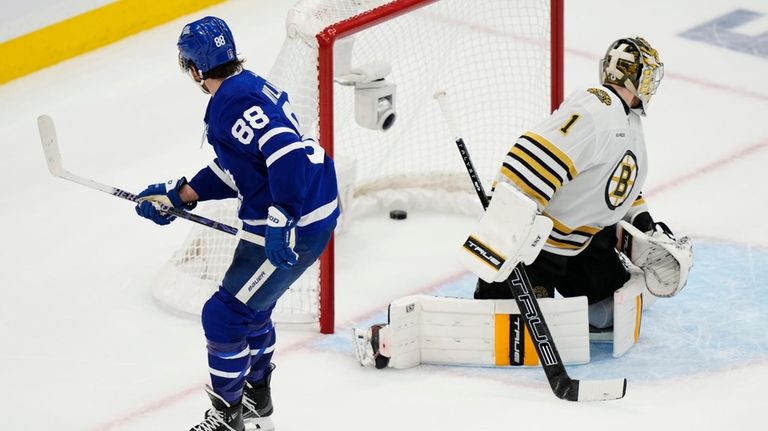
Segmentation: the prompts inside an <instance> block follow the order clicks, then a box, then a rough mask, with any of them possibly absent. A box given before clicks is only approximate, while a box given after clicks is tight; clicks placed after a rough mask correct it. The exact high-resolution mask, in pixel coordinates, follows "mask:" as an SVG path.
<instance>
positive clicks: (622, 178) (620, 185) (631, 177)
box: [605, 151, 637, 210]
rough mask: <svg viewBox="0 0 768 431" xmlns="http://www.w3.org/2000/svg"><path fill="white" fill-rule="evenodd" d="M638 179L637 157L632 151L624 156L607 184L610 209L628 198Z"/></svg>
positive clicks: (607, 202) (606, 191)
mask: <svg viewBox="0 0 768 431" xmlns="http://www.w3.org/2000/svg"><path fill="white" fill-rule="evenodd" d="M636 179H637V157H635V155H634V153H632V151H627V152H626V153H624V156H622V158H621V160H620V161H619V164H618V165H616V168H614V169H613V174H611V177H610V178H609V179H608V184H606V185H605V203H606V204H607V205H608V208H610V209H612V210H613V209H616V208H617V207H618V206H619V205H621V204H623V203H624V201H626V200H627V198H628V197H629V194H630V193H631V192H632V187H634V185H635V180H636Z"/></svg>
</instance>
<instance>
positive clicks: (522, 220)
mask: <svg viewBox="0 0 768 431" xmlns="http://www.w3.org/2000/svg"><path fill="white" fill-rule="evenodd" d="M551 231H552V220H551V219H549V218H548V217H545V216H541V215H538V211H537V206H536V203H534V202H533V201H532V200H531V199H529V198H528V197H527V196H525V195H524V194H523V193H522V192H520V191H518V190H517V189H515V188H514V187H513V186H511V185H509V184H507V183H503V182H502V183H499V184H498V185H497V186H496V190H495V191H494V194H493V199H492V200H491V203H490V204H489V205H488V209H487V210H486V211H485V213H483V216H482V217H481V218H480V220H479V222H478V223H477V224H476V225H475V226H474V227H473V229H472V231H471V232H470V235H469V237H468V238H467V240H466V241H465V242H464V244H463V246H462V247H461V251H460V253H459V260H460V261H461V263H462V264H463V265H464V266H465V267H466V268H467V269H468V270H470V271H472V272H473V273H475V274H477V276H478V277H480V278H482V279H483V280H485V281H487V282H489V283H491V282H494V281H504V280H506V279H507V277H508V276H509V274H510V273H511V272H512V270H513V269H514V268H515V266H517V264H518V263H519V262H524V263H526V264H530V263H532V262H533V261H534V260H535V259H536V256H538V255H539V252H540V251H541V249H542V247H544V243H545V242H546V239H547V237H548V236H549V233H550V232H551Z"/></svg>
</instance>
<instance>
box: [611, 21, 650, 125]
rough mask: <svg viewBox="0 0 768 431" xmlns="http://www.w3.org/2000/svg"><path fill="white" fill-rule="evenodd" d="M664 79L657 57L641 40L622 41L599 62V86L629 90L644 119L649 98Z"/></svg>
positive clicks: (645, 41)
mask: <svg viewBox="0 0 768 431" xmlns="http://www.w3.org/2000/svg"><path fill="white" fill-rule="evenodd" d="M663 77H664V63H662V62H661V60H660V58H659V53H658V52H657V51H656V50H655V49H654V48H653V47H651V44H650V43H648V41H647V40H645V39H643V38H642V37H638V36H634V37H626V38H622V39H619V40H616V41H615V42H613V43H612V44H611V45H610V46H609V47H608V50H607V51H606V52H605V56H604V57H603V59H602V60H600V83H601V84H614V85H618V86H620V87H624V88H626V89H627V90H629V91H630V92H631V93H632V94H633V95H634V96H635V97H637V98H638V99H640V105H641V110H642V114H643V115H645V113H646V111H647V109H648V103H649V102H650V101H651V96H653V95H654V94H655V93H656V90H657V89H658V88H659V85H660V84H661V79H662V78H663Z"/></svg>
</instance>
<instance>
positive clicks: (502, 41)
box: [153, 0, 563, 334]
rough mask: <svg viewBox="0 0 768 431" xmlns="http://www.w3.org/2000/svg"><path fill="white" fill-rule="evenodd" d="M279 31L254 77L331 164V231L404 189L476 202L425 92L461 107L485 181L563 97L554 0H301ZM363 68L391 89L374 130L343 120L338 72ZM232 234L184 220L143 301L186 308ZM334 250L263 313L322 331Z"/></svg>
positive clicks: (215, 271)
mask: <svg viewBox="0 0 768 431" xmlns="http://www.w3.org/2000/svg"><path fill="white" fill-rule="evenodd" d="M286 28H287V33H288V34H287V37H286V39H285V41H284V44H283V47H282V50H281V52H280V54H279V56H278V58H277V60H276V62H275V64H274V66H273V68H272V70H271V71H270V73H269V74H268V75H267V78H268V79H269V80H270V81H271V82H273V83H274V84H276V85H277V86H278V87H280V88H282V89H284V90H286V91H287V93H288V95H289V98H290V100H291V105H292V106H293V108H294V111H296V114H297V116H298V117H299V121H300V124H301V125H302V133H304V134H305V135H312V136H317V138H318V140H319V144H320V145H321V146H322V147H323V149H324V150H325V151H326V153H328V154H329V155H330V156H331V157H333V158H334V160H335V161H336V165H337V171H338V173H339V183H340V184H339V185H340V195H341V196H340V201H341V205H342V213H343V214H342V220H341V228H343V226H344V225H346V224H349V223H351V222H353V220H354V218H355V217H357V216H359V215H362V214H367V213H370V212H371V211H372V210H371V208H379V209H381V207H385V206H387V205H389V204H391V202H392V200H393V199H397V200H398V202H404V201H405V202H407V201H408V199H409V198H408V197H404V196H407V195H408V194H409V193H412V192H413V191H414V190H418V192H417V195H418V197H417V198H416V199H417V200H418V201H419V202H420V204H422V205H432V206H431V207H429V208H430V209H434V207H440V209H441V210H445V211H457V212H468V213H471V212H472V211H477V210H479V209H478V207H477V205H476V202H475V203H474V204H467V203H466V202H467V201H475V200H476V198H475V197H474V195H473V192H472V188H471V185H470V183H469V180H468V179H467V178H466V172H465V171H464V168H463V165H462V164H461V161H460V159H459V157H458V156H457V155H456V154H455V148H454V147H453V145H452V143H453V140H452V137H451V136H450V135H449V133H448V131H447V130H446V127H445V125H444V123H443V120H442V119H441V117H440V115H439V113H438V108H437V104H436V102H434V101H433V100H432V98H431V96H432V94H433V93H434V91H435V90H437V89H438V88H436V86H442V87H443V88H441V89H443V90H446V91H448V92H449V94H451V96H452V98H453V99H454V100H453V102H454V104H455V105H456V106H458V107H459V108H460V109H461V108H464V109H465V114H466V116H465V118H463V120H464V121H463V126H462V129H466V130H464V135H465V138H467V142H468V145H469V147H470V151H471V152H472V155H473V159H474V160H475V164H476V166H477V168H478V172H479V173H480V174H481V177H482V179H483V180H484V181H488V182H490V180H491V179H492V177H493V175H494V173H495V171H496V170H497V169H498V165H499V164H500V162H501V160H502V158H503V154H504V153H505V152H506V151H507V150H508V149H509V148H508V147H509V146H510V145H511V144H512V143H513V142H514V138H515V137H516V135H517V134H520V133H521V132H522V131H523V130H522V128H523V127H530V126H531V125H532V123H534V122H536V121H539V120H541V119H543V118H544V117H545V116H546V115H547V114H548V113H549V112H551V110H553V109H555V108H556V107H557V106H559V104H560V102H561V101H562V99H563V0H515V1H512V0H483V1H472V0H394V1H386V0H301V1H299V2H297V3H296V5H295V6H294V7H293V8H292V9H291V11H290V12H289V16H288V18H287V22H286ZM370 64H377V65H378V66H377V67H372V68H369V69H367V70H369V71H370V70H374V71H376V72H377V73H381V74H382V75H384V77H383V79H378V80H376V81H375V82H376V83H382V82H391V83H392V84H393V86H394V87H396V90H397V94H396V98H395V96H393V97H392V99H391V103H392V108H394V109H393V112H396V113H397V116H396V120H395V121H394V124H393V125H392V127H391V129H388V130H386V131H380V130H369V129H366V128H365V127H362V126H360V123H359V122H358V121H356V120H357V117H356V116H357V115H358V114H360V111H361V109H360V108H359V107H356V104H359V99H357V96H358V93H357V91H358V89H359V88H358V86H356V85H355V84H354V83H353V81H354V79H355V78H350V76H358V77H359V75H355V73H360V70H359V69H366V66H367V65H370ZM381 64H386V66H387V67H388V68H387V67H382V66H381ZM257 72H258V71H257ZM369 78H370V76H369ZM374 78H378V75H377V76H374ZM350 166H351V168H350ZM433 192H437V193H443V192H444V193H445V195H449V196H451V197H454V196H456V195H461V196H465V195H466V197H467V199H466V200H460V201H459V202H458V203H456V204H453V203H452V204H450V205H453V206H450V205H448V204H446V202H448V201H451V199H446V198H445V195H442V194H441V195H440V196H441V197H440V198H439V202H438V203H435V202H430V203H426V202H423V201H425V200H426V199H425V197H424V193H433ZM395 195H396V197H395V198H393V196H395ZM420 204H419V203H414V202H411V203H410V204H409V205H410V207H411V208H414V209H418V208H419V205H420ZM468 205H469V206H470V208H467V206H468ZM448 206H450V207H448ZM209 208H210V209H208V210H205V207H204V206H201V211H204V212H203V214H205V215H209V216H210V217H211V218H215V219H217V220H222V221H223V222H225V223H226V222H228V221H230V222H231V223H233V224H235V223H236V220H235V213H236V210H235V208H236V207H235V205H234V204H229V205H227V206H224V207H218V206H216V205H212V206H211V207H209ZM339 232H340V230H339V229H337V234H338V233H339ZM235 243H236V242H235V241H234V240H232V239H229V238H220V237H219V235H218V234H217V233H215V232H213V233H211V232H205V231H201V230H200V229H197V230H195V229H193V231H192V233H191V234H190V237H189V238H188V239H187V241H186V242H185V243H184V244H183V245H182V247H181V248H180V249H179V251H177V252H176V253H175V254H174V256H173V257H172V258H171V260H170V261H169V263H168V264H167V265H166V267H165V268H164V269H163V271H162V273H161V274H160V275H159V276H158V278H157V280H156V283H155V286H154V287H153V292H154V294H155V297H156V298H157V299H158V300H159V302H160V303H161V304H163V305H165V306H167V307H169V308H171V309H174V310H181V311H185V312H188V313H195V310H197V312H199V308H198V307H199V306H201V305H202V302H204V300H205V299H207V297H208V296H209V295H210V293H212V292H213V291H214V290H215V289H216V287H217V285H218V283H219V282H220V279H221V277H223V272H224V271H225V270H226V267H227V265H228V263H229V259H230V258H231V250H232V249H233V248H234V245H235ZM334 251H335V247H334V238H331V242H330V243H329V245H328V247H327V248H326V251H325V252H324V253H323V255H322V256H321V258H320V264H319V270H318V269H317V268H314V269H313V270H312V271H308V274H307V275H306V276H304V277H302V280H299V282H297V283H296V284H295V285H294V286H292V288H291V290H290V291H289V292H287V293H286V295H284V297H283V298H281V300H280V302H279V303H278V307H277V308H276V310H275V317H274V319H275V321H276V322H280V321H284V320H285V321H289V322H307V321H317V322H319V326H320V331H321V332H322V333H326V334H328V333H332V332H333V331H334V324H335V323H334V321H335V313H334V303H335V300H334V299H335V298H334V294H335V256H334ZM300 282H301V283H300ZM299 284H302V286H297V285H299ZM193 285H194V288H192V287H190V286H193ZM190 289H192V290H194V291H195V293H194V294H191V293H189V290H190ZM299 309H300V311H296V310H299ZM297 316H300V317H297Z"/></svg>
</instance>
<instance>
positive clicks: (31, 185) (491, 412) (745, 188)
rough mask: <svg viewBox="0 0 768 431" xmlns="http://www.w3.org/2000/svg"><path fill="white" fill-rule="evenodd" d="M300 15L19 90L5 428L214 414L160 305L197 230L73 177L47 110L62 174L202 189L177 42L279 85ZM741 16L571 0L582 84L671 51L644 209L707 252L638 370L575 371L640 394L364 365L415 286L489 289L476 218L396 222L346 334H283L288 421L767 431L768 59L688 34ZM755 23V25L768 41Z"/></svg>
mask: <svg viewBox="0 0 768 431" xmlns="http://www.w3.org/2000/svg"><path fill="white" fill-rule="evenodd" d="M290 3H291V2H289V1H285V0H279V1H278V0H270V1H267V0H261V1H231V2H227V3H224V4H222V5H220V6H216V7H213V8H210V9H209V10H206V11H203V12H200V13H198V14H195V15H194V16H189V17H183V18H181V19H179V20H176V21H174V22H171V23H169V24H167V25H164V26H160V27H157V28H155V29H153V30H150V31H147V32H143V33H141V34H138V35H136V36H134V37H130V38H128V39H126V40H124V41H122V42H120V43H117V44H114V45H111V46H108V47H106V48H104V49H100V50H98V51H95V52H92V53H89V54H86V55H83V56H81V57H79V58H76V59H73V60H70V61H67V62H64V63H62V64H59V65H57V66H54V67H51V68H48V69H46V70H43V71H40V72H38V73H35V74H32V75H30V76H28V77H25V78H22V79H19V80H16V81H14V82H11V83H8V84H6V85H4V86H0V137H1V138H0V139H2V141H3V144H2V148H3V149H4V150H5V154H4V157H0V176H1V177H0V184H2V197H1V198H0V217H2V223H0V226H1V227H0V230H1V232H0V238H2V240H3V247H2V248H1V249H0V250H2V251H0V256H1V257H2V258H0V265H1V266H0V268H2V271H0V289H2V300H1V301H0V327H2V330H0V346H2V347H1V348H0V349H1V350H0V381H1V382H2V385H1V386H0V397H1V400H2V405H3V414H2V415H0V429H3V430H11V429H18V430H57V431H59V430H77V431H83V430H85V431H95V430H171V429H176V430H186V429H188V428H189V427H190V426H191V425H193V424H194V423H196V422H197V421H198V420H199V419H200V418H201V417H202V413H203V411H204V409H205V408H207V403H208V402H207V399H206V397H205V396H204V394H203V392H202V385H203V384H204V383H205V382H206V381H207V378H208V377H207V365H206V362H205V360H206V358H205V350H204V349H205V347H204V346H205V344H204V338H203V335H202V331H201V329H200V325H199V323H198V322H195V321H192V320H189V319H186V318H182V317H179V316H175V315H171V314H168V313H167V312H165V311H163V310H162V309H160V308H159V307H157V306H156V305H155V304H154V303H153V302H152V299H151V298H152V297H151V294H150V292H149V283H150V281H151V279H152V277H153V276H154V274H155V272H156V271H157V270H158V269H159V268H160V266H161V265H162V264H163V262H164V261H165V259H167V258H168V257H169V256H170V255H171V253H172V252H173V250H174V249H175V248H176V247H177V246H178V244H179V243H180V242H181V241H182V239H183V238H184V236H185V235H186V232H187V230H188V228H189V226H188V225H187V224H185V223H184V222H183V221H178V222H176V223H174V224H173V225H171V226H169V227H167V228H161V227H156V226H154V225H151V224H150V223H148V222H142V221H141V220H139V219H137V217H136V215H135V214H134V213H133V209H132V208H131V207H130V204H127V203H126V202H124V201H122V200H119V199H112V198H109V197H107V196H105V195H104V194H102V193H99V192H96V191H91V190H88V189H85V188H83V187H80V186H78V185H75V184H72V183H68V182H64V181H61V180H59V179H56V178H53V177H52V176H51V175H49V173H48V171H47V169H46V165H45V160H44V158H43V154H42V150H41V148H40V142H39V138H38V136H37V128H36V118H37V116H38V115H40V114H43V113H47V114H50V115H51V116H53V118H54V119H55V120H56V122H57V129H58V133H59V139H60V146H61V151H62V153H63V157H64V163H65V166H67V168H68V169H70V170H71V171H73V172H75V173H78V174H80V175H83V176H86V177H89V178H94V179H97V180H99V181H101V182H104V183H107V184H112V185H115V186H117V187H120V188H124V189H126V190H134V191H138V190H140V188H141V187H143V186H144V185H146V184H147V183H149V182H155V181H164V180H166V179H168V178H173V177H178V176H180V175H191V174H193V173H194V172H196V170H197V169H198V168H199V167H201V166H203V165H204V164H207V163H208V161H209V160H210V158H211V153H210V150H209V149H203V150H198V147H199V146H200V144H199V142H200V135H201V133H202V121H201V118H202V114H203V110H204V107H205V103H206V96H204V95H203V94H202V93H200V92H199V91H198V90H197V89H196V88H195V86H194V85H193V84H192V83H191V82H189V80H188V79H187V78H186V77H185V76H183V75H182V74H180V73H179V71H178V68H177V67H176V65H175V63H176V47H175V42H176V37H177V36H178V32H179V29H180V28H181V26H182V25H183V24H184V23H186V22H188V21H190V20H191V19H194V18H197V17H199V16H202V15H203V14H204V13H205V14H213V15H218V16H221V17H223V18H225V19H226V20H227V21H228V22H229V23H230V24H231V26H232V28H233V30H234V33H235V34H236V35H237V37H238V40H239V46H240V50H241V51H242V53H243V55H244V56H245V57H246V58H247V60H248V63H247V65H248V67H249V68H251V69H253V70H255V71H267V70H268V69H269V67H270V65H271V63H272V61H273V59H274V58H275V56H276V54H277V51H278V49H279V45H280V41H281V40H282V34H283V30H282V24H283V21H284V19H283V17H284V16H285V13H286V12H287V9H288V7H289V6H290ZM737 8H740V9H745V10H750V11H753V12H757V13H759V14H762V16H765V15H766V14H768V5H766V4H765V2H764V1H759V0H741V1H739V2H738V4H732V2H727V1H725V0H719V1H713V2H709V3H707V4H704V3H701V2H695V1H693V0H685V1H674V2H671V1H660V0H653V1H646V2H642V4H638V3H637V2H630V1H626V0H617V1H614V2H611V3H610V4H608V3H606V2H601V1H598V0H581V1H579V2H567V5H566V92H568V91H570V90H571V89H574V88H576V87H579V86H585V85H587V86H591V85H594V84H595V80H596V76H597V66H596V64H597V59H598V58H599V57H600V56H601V55H602V53H603V50H604V49H605V47H606V46H607V45H608V43H610V42H611V41H612V40H613V39H615V38H618V37H620V36H624V35H627V34H635V33H639V34H642V35H644V36H645V37H646V38H647V39H648V40H650V41H651V43H653V44H654V45H655V46H657V47H658V48H659V49H660V52H661V55H662V58H663V60H664V62H665V64H666V72H667V76H666V77H665V79H664V82H663V84H662V86H661V89H660V90H659V94H658V95H657V96H656V97H655V99H654V100H653V102H652V104H651V106H650V112H649V116H648V117H647V119H646V121H645V124H646V135H647V136H646V139H647V142H648V146H649V155H650V161H651V163H652V166H651V172H650V177H649V180H648V184H647V187H646V190H647V193H646V196H647V200H648V201H649V204H650V205H651V208H652V210H653V212H654V214H655V215H656V217H657V218H658V219H661V220H665V221H667V222H668V223H669V225H670V226H671V227H672V228H673V229H675V230H676V231H677V233H680V234H688V235H691V236H692V237H693V238H694V240H695V243H694V244H695V253H696V259H695V267H694V269H693V272H692V273H691V279H690V282H689V285H688V287H687V288H686V289H685V290H684V291H683V292H682V293H681V294H680V296H678V297H676V298H673V299H671V300H667V301H664V300H660V301H659V302H657V304H656V305H655V306H654V308H653V309H652V310H650V311H649V312H648V314H647V315H646V316H645V319H644V321H643V331H642V335H641V341H640V344H639V345H638V346H637V347H636V348H635V349H634V350H633V351H631V352H630V353H629V354H628V355H627V356H625V357H623V358H621V359H618V360H616V359H612V358H610V353H609V352H608V350H607V348H606V347H605V346H599V345H595V346H593V351H592V354H593V361H592V363H590V364H588V365H584V366H578V367H576V366H574V367H569V372H570V373H571V375H572V377H575V378H590V379H591V378H617V377H628V378H629V387H628V393H627V397H626V398H625V399H624V400H621V401H613V402H605V403H589V404H575V403H567V402H564V401H560V400H558V399H556V398H555V397H554V396H553V395H552V394H551V392H550V391H549V388H548V387H547V385H546V381H545V379H544V376H543V373H541V371H540V370H537V369H490V368H469V367H439V366H422V367H417V368H414V369H410V370H401V371H396V370H385V371H379V370H374V369H363V368H361V367H359V366H358V365H357V364H356V362H355V359H354V355H353V353H352V345H351V338H350V330H349V328H351V327H352V326H355V325H357V326H363V325H365V324H367V323H370V322H374V321H377V320H381V319H383V318H384V315H385V314H384V313H385V308H386V304H387V303H388V302H389V301H390V300H392V299H394V298H397V297H399V296H402V295H405V294H409V293H413V292H432V293H437V294H445V295H457V296H468V295H470V293H471V289H472V283H473V280H472V279H471V277H468V276H467V275H466V274H465V273H463V272H462V271H461V270H460V268H459V267H458V266H457V264H456V263H455V260H453V258H452V255H451V253H452V248H453V247H455V245H456V244H457V243H458V241H459V240H460V239H461V236H462V234H463V232H464V229H466V224H467V219H466V218H464V217H462V216H456V215H449V216H446V215H435V214H428V213H419V212H414V211H409V217H408V220H406V221H404V222H395V221H392V220H390V219H389V218H388V216H387V215H386V213H384V212H382V214H381V215H380V216H377V215H372V216H370V217H367V218H364V219H361V220H359V221H356V222H355V223H354V224H352V225H351V226H350V229H349V230H348V231H347V232H346V233H345V234H344V235H342V236H340V237H339V239H338V241H337V247H338V248H337V262H338V266H337V296H336V297H337V331H338V332H337V334H336V335H333V336H322V335H320V334H318V333H316V332H315V331H313V330H280V332H279V333H278V340H279V341H278V349H277V353H276V355H275V362H277V364H278V368H277V371H276V372H275V377H274V380H273V386H274V399H275V406H276V410H275V416H274V419H275V422H276V424H277V426H278V429H280V430H281V431H286V430H302V431H304V430H310V429H312V430H358V429H366V430H392V429H397V430H408V431H410V430H437V429H441V430H496V429H499V428H502V427H503V428H507V427H509V428H511V427H514V428H532V427H535V429H542V430H549V429H555V428H556V427H563V428H566V427H567V429H569V430H590V431H591V430H602V429H606V430H648V429H658V430H666V429H696V430H716V429H718V430H719V429H734V430H762V429H765V428H766V424H765V419H764V418H763V411H762V410H763V406H764V404H765V401H764V394H765V389H764V388H765V386H766V384H768V362H767V361H766V359H767V358H768V303H767V302H766V299H765V298H766V294H765V292H766V285H768V276H766V272H765V269H766V267H767V266H768V233H766V232H768V221H766V218H765V214H766V210H768V203H767V201H766V199H765V193H764V191H763V188H764V186H765V184H766V180H765V177H764V175H763V174H764V170H765V166H766V165H767V164H768V126H766V123H765V119H766V116H767V114H768V90H766V88H765V85H764V83H763V82H762V81H763V80H764V78H765V77H766V76H768V60H766V58H765V57H763V56H759V55H751V54H749V53H744V52H738V51H734V50H730V49H728V48H727V47H722V46H717V45H716V44H710V43H705V42H702V41H697V40H690V39H686V38H683V37H681V36H680V34H682V33H683V32H685V31H686V30H689V29H691V28H694V27H697V26H700V25H701V24H703V23H706V22H709V21H712V20H713V19H716V18H717V17H719V16H723V15H726V14H728V13H731V12H732V11H734V10H736V9H737ZM762 23H765V20H762ZM755 25H757V24H751V26H752V27H753V26H755ZM752 27H749V29H748V30H749V31H745V32H744V33H743V34H746V35H749V36H753V37H757V36H754V35H759V34H765V32H766V31H768V28H763V29H762V30H761V31H762V33H760V31H756V30H755V29H753V28H752ZM731 31H738V28H737V29H732V30H731ZM763 46H764V45H763ZM382 238H383V240H382ZM409 243H411V244H418V245H419V247H403V245H404V244H409ZM426 247H429V249H428V251H429V253H427V252H426V251H427V250H426V249H425V248H426Z"/></svg>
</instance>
